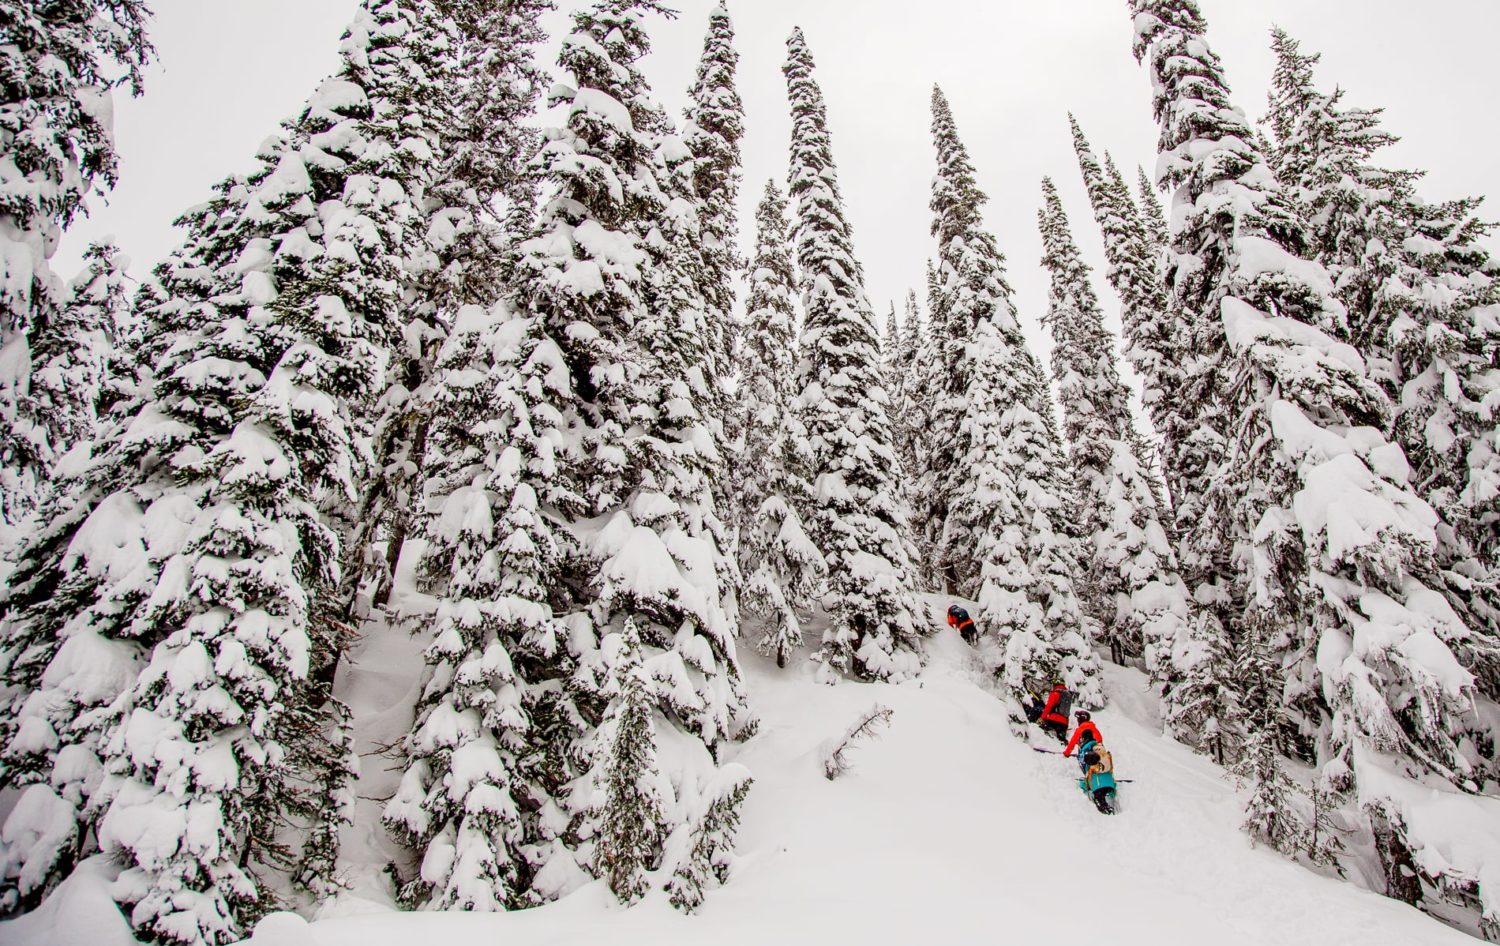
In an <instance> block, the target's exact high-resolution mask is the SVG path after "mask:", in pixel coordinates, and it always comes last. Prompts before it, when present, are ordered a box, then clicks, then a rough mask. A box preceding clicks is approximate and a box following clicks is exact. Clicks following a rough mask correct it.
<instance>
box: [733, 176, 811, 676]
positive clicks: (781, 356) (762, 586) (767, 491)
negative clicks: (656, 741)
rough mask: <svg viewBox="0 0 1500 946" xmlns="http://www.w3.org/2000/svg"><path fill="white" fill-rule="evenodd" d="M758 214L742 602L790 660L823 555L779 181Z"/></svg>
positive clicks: (767, 644)
mask: <svg viewBox="0 0 1500 946" xmlns="http://www.w3.org/2000/svg"><path fill="white" fill-rule="evenodd" d="M755 222H756V241H755V256H754V258H753V259H752V260H751V263H750V296H749V298H748V299H747V300H746V314H745V331H744V335H743V337H742V339H741V347H740V359H739V361H740V365H739V375H740V390H739V401H740V410H741V411H742V412H743V414H744V420H743V421H742V423H741V426H742V428H743V429H744V437H745V440H744V447H743V452H742V456H743V457H744V458H745V462H742V463H740V464H737V467H738V469H737V474H738V475H737V482H736V484H735V491H736V495H737V497H738V500H739V502H740V505H741V512H740V516H739V518H740V521H741V523H742V526H741V531H740V542H739V556H740V572H741V574H743V575H744V576H745V592H744V598H743V600H742V604H744V606H745V607H746V609H747V610H749V611H750V612H751V613H753V614H755V615H757V616H758V617H759V618H760V619H761V620H763V621H765V622H766V629H765V633H764V635H763V636H762V637H761V639H760V641H759V644H758V646H759V647H760V649H761V650H762V651H764V652H765V653H766V654H767V655H770V656H774V657H775V658H776V664H777V666H780V667H784V666H786V662H787V659H788V658H789V657H790V655H791V653H792V651H793V650H795V649H796V648H797V647H799V646H801V644H802V621H801V618H799V617H798V611H805V610H807V609H809V608H810V607H811V606H812V605H813V603H814V600H815V598H814V596H815V594H816V592H817V591H818V586H819V583H820V581H821V580H822V577H823V570H824V563H823V556H822V554H821V553H820V552H819V551H818V549H817V547H816V546H815V545H813V543H812V540H811V539H809V538H808V525H807V522H808V518H809V517H810V516H811V515H813V512H814V505H815V503H814V497H813V487H812V482H811V480H810V476H809V472H810V470H811V469H812V453H811V449H810V445H809V443H808V440H807V433H806V429H805V428H804V426H803V423H802V418H801V412H800V411H799V410H798V409H797V405H796V404H795V403H794V400H793V396H792V391H791V390H789V385H788V381H789V380H790V379H791V378H793V377H795V375H796V370H797V336H796V311H795V305H794V302H793V299H794V297H795V294H796V279H795V272H794V267H793V264H792V253H791V241H790V235H789V231H790V227H789V225H788V223H787V219H786V198H785V197H783V196H782V194H781V192H780V191H779V190H778V189H777V187H776V184H775V182H773V181H767V182H766V190H765V195H764V196H763V197H762V198H761V202H760V206H759V207H758V208H757V209H756V212H755Z"/></svg>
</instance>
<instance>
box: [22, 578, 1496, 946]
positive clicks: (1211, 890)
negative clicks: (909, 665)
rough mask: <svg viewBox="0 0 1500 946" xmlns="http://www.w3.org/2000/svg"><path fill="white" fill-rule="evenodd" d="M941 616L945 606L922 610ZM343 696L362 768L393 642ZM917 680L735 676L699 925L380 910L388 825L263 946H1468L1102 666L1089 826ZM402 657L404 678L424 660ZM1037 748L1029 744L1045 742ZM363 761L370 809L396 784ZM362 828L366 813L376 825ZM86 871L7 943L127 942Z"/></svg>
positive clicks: (373, 738) (397, 715)
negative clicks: (1097, 762) (1105, 782)
mask: <svg viewBox="0 0 1500 946" xmlns="http://www.w3.org/2000/svg"><path fill="white" fill-rule="evenodd" d="M928 603H929V604H930V605H931V607H932V611H933V620H934V622H938V621H940V620H941V613H942V610H943V608H944V607H945V606H946V604H947V601H946V600H939V599H936V598H929V599H928ZM364 648H365V651H364V653H363V654H362V655H361V658H360V660H359V661H358V669H357V671H356V672H354V673H352V674H350V675H348V677H347V678H346V680H345V681H344V682H345V686H344V689H345V694H344V695H345V698H346V699H347V700H349V702H350V703H351V705H352V706H353V707H354V709H355V711H356V718H358V719H359V720H360V722H361V726H362V731H363V735H362V740H361V746H360V748H361V750H362V751H365V752H369V751H370V750H371V749H372V748H373V747H375V746H377V745H379V744H380V743H383V742H389V741H391V740H392V739H394V738H395V737H396V736H399V735H400V733H401V732H403V731H404V730H405V727H406V725H407V723H408V722H409V719H408V718H407V717H406V716H405V715H404V713H403V711H402V710H401V709H400V707H401V706H402V705H404V704H405V703H407V702H409V697H410V696H412V695H414V694H411V692H410V690H411V687H412V686H414V685H415V682H416V677H415V674H416V673H417V672H418V670H419V666H420V659H419V658H416V651H415V647H414V646H411V645H409V644H408V643H407V642H406V641H404V640H403V639H401V637H400V636H399V635H385V636H384V640H379V639H369V638H367V639H366V641H365V643H364ZM928 650H929V663H928V667H927V669H926V670H925V671H924V672H923V674H922V676H921V678H920V680H919V681H918V682H916V683H907V684H900V685H888V684H852V683H841V684H839V685H837V686H826V685H822V684H819V683H817V682H815V680H814V679H813V674H814V667H813V666H812V665H811V664H808V663H804V664H802V665H801V666H800V667H799V668H798V669H792V670H788V671H777V670H776V668H775V667H774V666H773V665H771V664H770V663H769V662H767V661H764V660H762V659H761V658H759V657H758V656H756V655H754V654H752V653H748V652H747V653H744V654H742V655H741V660H742V663H743V665H744V669H745V673H746V677H747V682H748V684H749V689H750V696H751V705H752V706H753V707H754V708H755V710H756V711H757V713H758V714H759V715H760V718H761V728H760V732H759V734H758V735H757V736H756V737H755V738H754V739H752V740H750V741H749V742H747V743H746V744H744V745H743V746H741V747H738V748H737V750H736V752H735V756H734V761H739V762H742V763H744V764H745V765H747V766H748V767H749V768H750V770H751V771H752V772H753V773H754V775H755V779H756V781H755V785H754V787H753V788H752V790H751V792H750V795H749V799H748V801H747V803H746V809H745V818H744V823H743V827H742V830H741V832H740V840H739V851H740V859H739V861H738V863H737V865H736V868H735V872H734V876H733V879H732V880H731V882H730V884H729V885H728V886H727V887H725V888H723V889H720V890H716V891H712V892H711V893H710V894H709V898H708V901H707V903H706V904H705V905H704V906H703V908H702V910H701V911H700V912H699V913H698V914H697V915H695V916H691V917H687V916H683V915H681V914H679V913H677V912H676V911H674V910H673V909H672V908H671V907H670V906H669V905H668V904H667V902H666V898H665V895H663V894H659V893H658V894H653V895H652V896H651V897H649V898H648V899H647V900H646V901H644V902H642V903H641V904H639V905H637V906H635V907H633V908H631V909H628V910H627V909H623V908H621V907H619V906H618V905H617V904H615V903H614V902H613V900H612V899H611V898H610V896H609V894H608V892H607V890H606V889H605V888H604V887H603V885H602V884H598V883H595V884H592V885H590V886H588V887H586V888H584V889H583V890H581V891H579V892H578V893H576V894H574V895H572V896H570V897H567V898H565V899H564V900H562V901H560V902H558V903H555V904H552V905H549V906H546V907H543V908H540V909H536V910H530V911H525V912H520V913H513V914H503V915H473V914H411V913H397V912H394V911H392V910H391V909H390V908H389V906H388V905H385V904H383V903H381V902H380V901H381V899H382V898H383V894H382V893H381V878H380V870H379V868H380V864H381V863H382V861H383V859H384V858H386V857H389V856H391V855H393V854H395V853H396V850H395V849H394V848H393V847H391V846H390V843H389V842H388V841H386V840H384V839H383V838H382V836H381V835H380V832H379V829H378V828H375V829H371V830H368V831H364V832H361V834H360V835H358V836H355V837H351V838H349V839H348V840H349V842H350V843H349V845H348V846H347V849H346V854H347V855H348V856H349V857H350V859H351V861H353V862H355V863H353V864H351V867H350V871H349V876H348V880H349V881H350V883H351V884H352V886H353V892H352V893H351V894H350V895H347V896H345V897H343V898H342V899H341V900H340V901H339V902H338V903H335V904H331V905H330V906H329V907H327V908H325V910H324V911H323V913H322V915H321V918H320V919H318V920H317V921H316V922H313V923H311V924H308V923H304V922H303V921H302V920H301V919H299V918H297V917H295V916H291V915H288V914H278V915H275V916H272V917H269V918H268V919H267V920H265V921H263V922H262V924H261V926H260V927H258V928H257V930H256V932H255V935H254V936H253V937H252V939H251V940H250V942H252V943H254V944H255V946H409V944H411V943H443V944H444V946H469V944H476V946H477V944H486V946H489V944H496V943H509V942H524V943H527V944H528V946H575V944H577V946H581V944H586V943H587V944H592V943H598V942H605V941H607V942H609V943H611V944H612V946H616V944H617V946H627V944H642V946H644V944H648V943H649V944H653V946H671V944H683V946H687V944H701V943H713V944H715V946H720V944H723V946H729V944H742V943H743V944H764V943H781V944H785V943H861V944H864V946H885V944H890V946H897V944H900V946H908V944H913V943H924V944H925V943H942V944H949V943H951V944H968V943H984V944H993V946H1006V944H1017V946H1019V944H1028V946H1030V944H1034V943H1037V942H1047V941H1058V940H1059V939H1064V940H1065V941H1091V942H1092V941H1097V942H1101V943H1109V944H1112V946H1136V944H1141V946H1145V944H1150V946H1178V944H1181V946H1190V944H1191V946H1200V944H1202V943H1205V942H1214V943H1247V944H1251V943H1253V944H1261V943H1266V944H1281V943H1285V944H1299V943H1308V944H1314V943H1315V944H1318V946H1344V944H1348V946H1382V944H1391V946H1396V944H1400V946H1412V944H1424V946H1425V944H1454V946H1473V944H1474V943H1475V940H1473V939H1471V938H1469V937H1468V936H1466V935H1464V934H1463V933H1460V932H1457V931H1455V930H1452V929H1449V928H1447V927H1444V926H1442V925H1440V924H1439V923H1437V922H1436V921H1434V920H1432V919H1430V918H1428V917H1425V916H1423V915H1422V914H1421V913H1419V912H1417V911H1415V910H1413V909H1411V908H1409V907H1406V906H1404V905H1402V904H1399V903H1396V902H1394V901H1391V900H1388V899H1385V898H1383V897H1380V896H1378V895H1376V894H1373V893H1370V892H1368V891H1364V890H1361V889H1359V888H1357V887H1355V886H1354V885H1352V884H1349V883H1346V882H1343V881H1340V880H1337V879H1333V878H1329V877H1323V876H1319V875H1317V874H1315V873H1312V872H1310V871H1308V870H1305V869H1303V868H1301V867H1299V866H1297V865H1295V864H1292V863H1290V862H1288V861H1286V860H1285V859H1283V858H1282V857H1281V856H1280V855H1278V854H1276V853H1274V852H1272V851H1268V850H1256V849H1253V848H1252V847H1251V846H1250V843H1249V841H1248V839H1247V838H1246V836H1245V835H1244V834H1243V833H1241V832H1240V831H1239V827H1238V826H1239V823H1240V820H1241V818H1242V815H1241V811H1240V807H1239V801H1238V800H1237V798H1236V792H1235V789H1234V787H1233V785H1232V784H1230V783H1229V782H1228V781H1227V780H1226V779H1225V778H1224V776H1223V775H1222V773H1221V772H1220V770H1218V769H1217V768H1216V767H1215V766H1213V765H1212V764H1211V763H1209V762H1208V761H1207V760H1205V759H1202V758H1200V757H1198V756H1196V755H1194V754H1193V753H1192V752H1190V751H1189V750H1187V749H1185V748H1184V747H1182V746H1180V745H1178V744H1176V743H1173V742H1170V741H1168V740H1166V739H1164V738H1162V737H1161V736H1160V735H1159V734H1158V730H1157V727H1156V720H1155V712H1156V706H1155V700H1154V697H1153V696H1152V695H1151V694H1150V693H1149V692H1148V690H1147V688H1146V684H1145V680H1144V678H1143V677H1142V676H1141V675H1140V674H1138V673H1136V672H1135V671H1132V670H1125V669H1121V668H1117V667H1113V666H1107V667H1106V689H1107V691H1108V694H1109V697H1110V708H1108V709H1106V710H1103V711H1101V712H1099V713H1097V714H1095V718H1096V720H1097V721H1098V723H1099V726H1100V728H1101V729H1102V730H1103V732H1104V736H1105V741H1106V743H1107V744H1108V745H1109V746H1110V748H1111V749H1112V751H1113V753H1114V757H1115V761H1116V769H1117V774H1118V775H1119V776H1120V777H1122V778H1128V779H1133V780H1134V781H1133V782H1132V783H1130V784H1125V785H1123V786H1122V787H1121V795H1122V799H1121V801H1122V809H1123V810H1122V812H1121V813H1120V814H1119V815H1117V816H1115V817H1113V818H1106V817H1104V816H1101V815H1099V814H1098V813H1096V812H1095V811H1094V809H1093V807H1092V806H1091V805H1090V804H1089V803H1088V801H1087V800H1086V799H1085V798H1084V796H1083V794H1082V793H1081V792H1080V791H1079V790H1078V789H1077V787H1076V782H1075V780H1074V779H1075V774H1076V772H1077V769H1076V766H1075V765H1074V763H1073V762H1072V760H1065V759H1062V758H1060V757H1058V756H1055V755H1043V754H1039V753H1035V752H1033V751H1032V750H1031V747H1030V746H1029V745H1028V744H1027V743H1025V742H1023V741H1019V740H1017V739H1016V738H1015V737H1014V736H1013V735H1012V734H1011V731H1010V726H1009V724H1008V719H1007V713H1006V709H1005V705H1004V704H1003V703H1002V702H1001V701H1000V700H998V699H996V697H995V695H994V694H993V693H992V692H991V691H990V690H989V689H988V687H987V685H986V680H985V675H984V673H983V671H982V670H980V669H979V663H978V661H977V660H976V658H975V657H974V654H973V651H971V650H970V649H969V648H968V647H966V646H965V645H964V644H963V643H962V642H960V641H959V639H958V636H957V634H956V633H955V632H953V631H951V630H949V629H947V628H946V627H945V628H943V629H942V630H941V631H939V632H938V633H936V634H935V635H934V637H933V638H931V639H930V640H929V641H928ZM414 658H415V659H414ZM876 703H879V704H882V705H884V706H888V707H890V708H891V709H893V710H894V711H895V712H894V717H893V718H892V720H891V725H890V726H889V727H886V728H883V729H881V730H880V731H879V734H878V735H877V736H876V737H874V738H873V739H870V740H867V741H864V742H861V743H859V744H858V745H857V747H856V748H855V749H854V751H853V752H852V753H850V759H851V761H852V767H851V769H850V771H849V772H848V773H847V774H846V775H844V776H843V777H842V778H840V779H838V780H837V781H828V780H827V779H826V778H825V777H824V775H823V767H822V758H823V752H824V747H825V743H827V741H828V740H831V739H834V738H836V737H838V736H840V735H841V734H842V733H843V732H844V731H845V730H847V728H848V727H849V726H850V725H851V724H852V723H853V722H854V721H855V720H856V719H857V718H858V717H859V716H860V715H861V714H862V713H863V712H865V711H866V710H868V709H870V708H871V707H872V706H873V705H874V704H876ZM1038 744H1042V743H1040V742H1039V743H1038ZM386 764H387V763H386V762H385V760H383V759H382V758H380V757H379V756H378V755H370V756H367V757H366V758H365V760H364V766H365V771H364V776H363V778H362V782H361V793H362V794H363V795H365V796H366V797H367V798H371V799H372V800H371V801H368V802H366V803H365V804H367V805H373V804H375V802H374V801H373V798H374V797H377V796H378V795H379V794H381V792H380V789H381V787H382V786H383V785H385V784H387V783H388V782H389V781H390V780H391V779H394V777H395V776H394V773H387V772H386V768H385V767H386ZM373 814H374V812H373V811H372V810H369V809H366V810H365V811H364V812H362V820H363V821H364V822H365V823H366V824H369V823H371V822H372V821H373V819H372V818H371V817H370V816H371V815H373ZM104 883H105V881H104V879H103V877H102V875H101V873H100V872H99V871H98V870H93V871H88V872H85V873H84V874H82V875H81V876H79V877H75V879H74V880H71V881H69V884H68V885H67V886H66V887H65V889H64V890H63V891H61V892H60V894H59V895H58V896H55V897H54V898H53V899H52V900H51V901H49V903H48V904H47V905H46V906H44V907H43V908H42V909H41V910H39V911H38V912H37V913H34V914H32V915H31V916H28V917H24V918H22V919H19V920H16V921H14V922H11V923H8V924H3V925H0V943H4V944H12V943H15V944H22V943H24V944H28V946H30V944H38V946H39V944H42V943H48V944H56V946H114V944H116V943H126V942H129V941H130V940H129V937H128V934H127V933H126V932H125V929H124V925H123V921H122V919H121V918H120V917H119V916H118V914H113V915H109V914H112V912H113V911H112V910H111V909H110V907H109V906H108V902H109V901H108V898H107V895H105V894H104V890H103V884H104Z"/></svg>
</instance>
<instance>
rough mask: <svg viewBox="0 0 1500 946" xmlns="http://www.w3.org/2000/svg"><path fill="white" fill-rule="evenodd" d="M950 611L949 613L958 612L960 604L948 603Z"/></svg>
mask: <svg viewBox="0 0 1500 946" xmlns="http://www.w3.org/2000/svg"><path fill="white" fill-rule="evenodd" d="M948 613H949V614H957V613H958V605H956V604H950V605H948Z"/></svg>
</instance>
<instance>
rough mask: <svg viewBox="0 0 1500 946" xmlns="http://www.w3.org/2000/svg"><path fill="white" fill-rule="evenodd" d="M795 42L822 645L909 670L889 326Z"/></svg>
mask: <svg viewBox="0 0 1500 946" xmlns="http://www.w3.org/2000/svg"><path fill="white" fill-rule="evenodd" d="M787 52H788V56H787V61H786V64H785V65H784V66H783V67H782V72H783V74H784V75H785V76H786V79H787V94H788V98H789V99H790V100H791V106H792V150H791V168H790V172H789V180H790V184H789V190H790V196H791V198H792V200H793V201H794V203H795V210H794V212H793V218H792V220H793V223H792V229H793V233H794V234H795V238H796V244H797V261H798V263H799V265H800V267H801V271H802V307H803V312H804V313H805V318H806V322H805V325H804V328H803V334H802V345H803V351H804V357H803V360H802V363H801V367H800V369H799V373H798V377H797V383H798V384H799V386H800V387H801V391H802V393H801V395H800V398H799V399H800V402H801V406H802V409H803V410H804V412H805V414H804V418H805V421H804V422H805V423H806V425H807V434H808V439H809V442H810V444H811V448H812V454H813V464H814V466H813V484H814V490H815V492H816V496H817V500H818V506H817V514H816V515H815V516H814V517H813V520H812V523H811V524H812V538H813V542H814V544H815V545H816V546H817V547H818V548H819V549H821V550H822V552H823V555H824V557H825V559H826V561H827V563H828V589H827V594H826V595H825V596H824V606H825V607H826V608H827V610H828V611H829V613H830V614H831V615H832V618H833V622H832V624H831V625H830V626H829V628H828V630H827V632H825V634H824V637H823V648H822V651H821V655H820V656H821V659H822V660H823V661H824V662H825V665H826V666H828V667H831V668H832V669H834V670H836V671H838V672H839V673H843V674H853V675H856V676H859V677H866V678H875V679H886V680H900V679H904V678H908V677H911V676H913V675H914V674H915V673H916V672H917V670H918V669H919V668H920V666H921V657H920V655H919V652H918V637H919V636H920V635H921V634H922V633H924V630H925V629H924V626H923V625H924V622H923V621H922V617H921V613H920V611H919V607H918V604H917V600H916V596H915V594H914V593H913V581H914V579H915V577H916V576H915V574H914V571H913V569H914V565H915V563H914V562H913V560H912V559H913V554H914V550H913V547H912V542H911V538H910V536H909V534H908V527H907V523H906V520H905V516H904V515H903V513H904V509H903V506H902V503H901V498H900V486H899V484H898V483H897V482H896V477H897V474H898V471H899V466H898V464H897V461H896V455H895V450H894V446H893V440H892V434H891V425H890V417H889V408H890V401H889V397H888V396H887V393H886V390H885V387H884V385H883V384H882V379H881V372H880V343H879V335H878V333H877V332H876V328H875V316H874V313H873V312H872V311H871V309H870V303H869V300H868V299H867V298H866V297H865V292H864V285H863V284H864V271H863V269H862V268H861V267H860V265H859V263H858V261H857V260H855V258H854V248H853V240H852V237H851V234H850V228H849V222H848V219H847V218H846V217H845V214H844V202H843V197H842V196H841V195H840V193H839V188H838V178H837V174H836V171H835V168H834V163H833V149H832V144H831V142H830V140H829V135H828V118H827V111H826V108H825V106H824V103H823V93H822V90H821V89H819V87H818V84H817V81H816V80H815V79H814V78H813V59H812V53H811V52H810V51H809V50H808V48H807V42H806V40H805V38H804V37H803V35H802V31H801V30H800V29H797V30H794V31H793V32H792V35H791V37H790V38H789V39H788V40H787Z"/></svg>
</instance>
